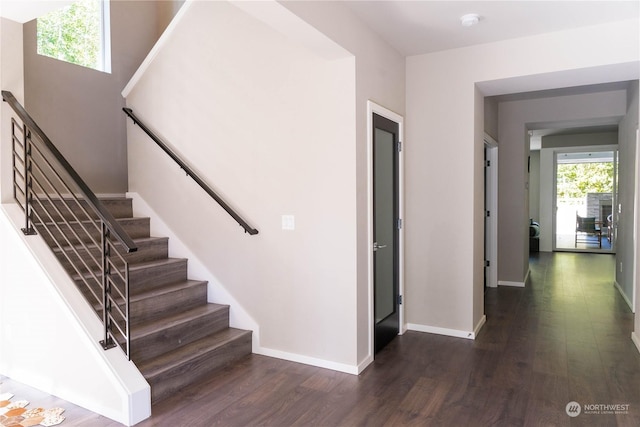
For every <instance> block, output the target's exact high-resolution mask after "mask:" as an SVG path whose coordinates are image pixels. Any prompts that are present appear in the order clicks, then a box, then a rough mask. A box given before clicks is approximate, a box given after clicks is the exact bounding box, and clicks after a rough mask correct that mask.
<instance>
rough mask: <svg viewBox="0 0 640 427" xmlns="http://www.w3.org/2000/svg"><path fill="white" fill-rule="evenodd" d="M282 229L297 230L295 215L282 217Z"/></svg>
mask: <svg viewBox="0 0 640 427" xmlns="http://www.w3.org/2000/svg"><path fill="white" fill-rule="evenodd" d="M282 229H283V230H295V229H296V218H295V217H294V216H293V215H282Z"/></svg>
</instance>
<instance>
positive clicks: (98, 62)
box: [37, 0, 109, 72]
mask: <svg viewBox="0 0 640 427" xmlns="http://www.w3.org/2000/svg"><path fill="white" fill-rule="evenodd" d="M104 10H105V8H104V7H103V2H102V1H100V0H79V1H77V2H75V3H73V4H71V5H69V6H67V7H65V8H62V9H59V10H55V11H53V12H50V13H49V14H47V15H45V16H43V17H40V18H38V22H37V27H38V30H37V40H38V54H40V55H45V56H49V57H51V58H56V59H59V60H61V61H66V62H71V63H73V64H77V65H81V66H83V67H89V68H93V69H96V70H100V71H107V72H108V71H109V64H108V60H106V59H105V58H108V52H107V51H106V50H107V49H106V48H105V45H107V43H105V42H106V40H105V38H106V33H105V31H106V30H107V28H106V26H105V25H104V22H108V20H107V19H105V18H106V17H105V16H103V11H104Z"/></svg>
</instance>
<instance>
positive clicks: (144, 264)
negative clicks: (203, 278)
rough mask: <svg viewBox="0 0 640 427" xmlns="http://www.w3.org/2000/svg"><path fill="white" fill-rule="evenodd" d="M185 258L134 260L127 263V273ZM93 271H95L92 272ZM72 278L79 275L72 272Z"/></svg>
mask: <svg viewBox="0 0 640 427" xmlns="http://www.w3.org/2000/svg"><path fill="white" fill-rule="evenodd" d="M186 259H187V258H172V257H169V258H162V259H154V260H150V261H141V262H135V263H129V273H131V272H132V271H133V270H143V269H145V268H149V267H156V266H162V265H168V264H176V263H177V264H179V263H182V262H184V261H185V260H186ZM94 273H95V272H94ZM82 277H91V273H85V274H83V275H82ZM71 278H72V279H74V280H77V279H79V278H80V277H79V275H78V274H74V275H72V276H71Z"/></svg>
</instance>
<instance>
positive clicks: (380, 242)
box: [373, 113, 400, 352]
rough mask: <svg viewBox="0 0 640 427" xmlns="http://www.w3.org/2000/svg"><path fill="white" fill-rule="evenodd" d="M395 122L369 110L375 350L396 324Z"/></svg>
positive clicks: (395, 329) (385, 341) (391, 334)
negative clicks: (371, 122) (371, 114)
mask: <svg viewBox="0 0 640 427" xmlns="http://www.w3.org/2000/svg"><path fill="white" fill-rule="evenodd" d="M398 132H399V126H398V123H395V122H393V121H391V120H389V119H387V118H385V117H382V116H379V115H377V114H375V113H374V114H373V239H374V244H373V250H374V256H373V258H374V316H375V342H374V346H375V351H376V352H378V351H379V350H381V349H382V348H383V347H384V346H386V345H387V344H388V343H389V342H390V341H391V340H392V339H393V338H394V337H395V336H396V335H398V331H399V326H400V310H399V298H398V295H399V232H398V219H399V218H398V216H399V195H398V192H399V173H398V169H399V166H398V165H399V163H398V150H399V145H398Z"/></svg>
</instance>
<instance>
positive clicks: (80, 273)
mask: <svg viewBox="0 0 640 427" xmlns="http://www.w3.org/2000/svg"><path fill="white" fill-rule="evenodd" d="M34 215H36V216H37V217H38V218H39V219H40V220H41V221H42V218H41V217H40V215H39V214H38V213H37V212H34ZM45 231H46V232H47V233H49V236H50V237H51V239H52V240H53V241H54V242H55V244H56V246H57V247H58V248H59V249H61V250H62V247H61V244H60V242H59V241H58V239H56V238H55V237H54V236H53V234H52V233H51V231H49V229H47V228H46V227H45ZM62 254H63V255H64V257H65V258H66V259H67V261H69V264H70V265H71V267H73V269H74V270H75V271H76V273H78V274H79V275H80V276H82V272H81V271H80V270H79V269H78V266H76V264H75V263H74V262H73V261H71V259H70V257H69V254H68V253H67V252H66V251H64V250H62ZM76 255H77V254H76ZM80 259H81V261H82V264H83V265H84V266H85V268H86V269H87V271H89V272H91V271H92V269H91V268H89V266H88V265H86V263H85V262H84V260H83V259H82V258H80ZM87 288H88V289H89V292H91V294H92V295H93V296H94V298H96V300H97V301H100V300H101V298H98V297H97V295H96V294H95V292H93V289H91V286H89V285H87Z"/></svg>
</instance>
